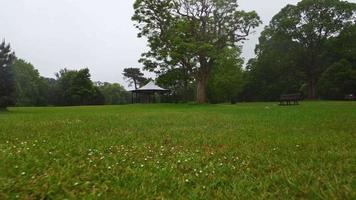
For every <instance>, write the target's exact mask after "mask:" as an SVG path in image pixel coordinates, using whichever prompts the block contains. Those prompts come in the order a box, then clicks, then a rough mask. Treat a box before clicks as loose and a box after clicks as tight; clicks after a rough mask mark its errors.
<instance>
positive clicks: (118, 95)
mask: <svg viewBox="0 0 356 200" xmlns="http://www.w3.org/2000/svg"><path fill="white" fill-rule="evenodd" d="M96 86H97V87H98V88H99V90H100V92H101V93H102V94H103V96H104V98H105V104H106V105H119V104H128V103H130V102H131V94H130V92H128V91H126V90H125V88H124V87H123V86H121V85H120V84H118V83H107V82H104V83H101V82H97V83H96Z"/></svg>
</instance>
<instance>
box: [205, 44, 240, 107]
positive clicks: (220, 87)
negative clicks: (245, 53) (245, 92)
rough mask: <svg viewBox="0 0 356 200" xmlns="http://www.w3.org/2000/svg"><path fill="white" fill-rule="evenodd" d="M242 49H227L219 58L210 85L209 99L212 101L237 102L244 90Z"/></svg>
mask: <svg viewBox="0 0 356 200" xmlns="http://www.w3.org/2000/svg"><path fill="white" fill-rule="evenodd" d="M240 54H241V52H240V49H239V48H237V49H226V50H225V52H223V53H222V54H220V55H221V56H222V57H220V58H217V61H216V65H215V67H214V68H213V70H212V73H211V77H210V82H209V85H208V96H209V101H210V102H212V103H222V102H231V103H235V102H236V100H237V97H238V95H239V93H240V92H241V90H242V86H243V79H242V66H243V60H242V59H241V58H240V57H241V56H240Z"/></svg>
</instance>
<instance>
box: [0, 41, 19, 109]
mask: <svg viewBox="0 0 356 200" xmlns="http://www.w3.org/2000/svg"><path fill="white" fill-rule="evenodd" d="M14 60H15V54H14V53H13V52H12V51H11V47H10V45H9V44H6V43H5V41H3V42H2V43H0V109H6V107H8V106H10V105H13V104H14V102H15V96H14V94H15V81H14V77H13V73H12V70H11V65H12V63H13V61H14Z"/></svg>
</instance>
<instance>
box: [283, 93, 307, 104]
mask: <svg viewBox="0 0 356 200" xmlns="http://www.w3.org/2000/svg"><path fill="white" fill-rule="evenodd" d="M300 100H302V95H301V94H283V95H281V98H280V99H279V102H280V103H279V105H280V106H290V105H299V101H300Z"/></svg>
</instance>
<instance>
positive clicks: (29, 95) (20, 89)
mask: <svg viewBox="0 0 356 200" xmlns="http://www.w3.org/2000/svg"><path fill="white" fill-rule="evenodd" d="M12 69H13V73H14V78H15V82H16V105H17V106H40V105H46V104H47V98H48V97H47V92H48V85H47V82H46V81H45V80H44V78H42V77H41V76H40V74H39V72H38V71H37V70H36V69H35V68H34V67H33V65H32V64H31V63H27V62H26V61H24V60H21V59H17V60H16V61H15V62H14V64H13V65H12Z"/></svg>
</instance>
